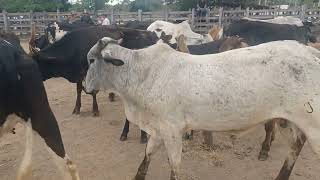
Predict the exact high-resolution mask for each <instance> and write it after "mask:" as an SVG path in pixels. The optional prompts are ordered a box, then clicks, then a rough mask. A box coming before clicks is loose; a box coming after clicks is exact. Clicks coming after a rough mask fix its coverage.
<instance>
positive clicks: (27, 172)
mask: <svg viewBox="0 0 320 180" xmlns="http://www.w3.org/2000/svg"><path fill="white" fill-rule="evenodd" d="M25 127H26V133H25V134H26V145H25V152H24V155H23V159H22V162H21V164H20V168H19V170H18V173H17V177H16V180H28V179H30V180H31V179H32V167H31V160H32V145H33V132H32V125H31V121H30V120H28V121H27V123H26V126H25Z"/></svg>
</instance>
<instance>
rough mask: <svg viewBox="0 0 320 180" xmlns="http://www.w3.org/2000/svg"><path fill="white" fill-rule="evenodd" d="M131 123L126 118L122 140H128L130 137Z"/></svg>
mask: <svg viewBox="0 0 320 180" xmlns="http://www.w3.org/2000/svg"><path fill="white" fill-rule="evenodd" d="M129 124H130V123H129V121H128V119H127V118H126V122H125V124H124V127H123V130H122V133H121V136H120V141H126V140H127V139H128V133H129V127H130V125H129Z"/></svg>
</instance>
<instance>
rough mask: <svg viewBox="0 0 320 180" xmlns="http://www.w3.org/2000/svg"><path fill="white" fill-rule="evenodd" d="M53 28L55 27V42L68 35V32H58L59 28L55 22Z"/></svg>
mask: <svg viewBox="0 0 320 180" xmlns="http://www.w3.org/2000/svg"><path fill="white" fill-rule="evenodd" d="M53 26H55V27H56V41H59V40H60V39H61V38H62V37H63V36H65V35H66V34H67V33H68V31H64V30H60V27H59V25H58V24H57V23H56V22H54V23H53Z"/></svg>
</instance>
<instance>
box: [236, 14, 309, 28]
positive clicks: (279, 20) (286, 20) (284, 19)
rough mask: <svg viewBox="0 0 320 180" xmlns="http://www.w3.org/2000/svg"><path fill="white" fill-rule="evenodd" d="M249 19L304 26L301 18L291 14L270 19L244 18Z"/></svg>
mask: <svg viewBox="0 0 320 180" xmlns="http://www.w3.org/2000/svg"><path fill="white" fill-rule="evenodd" d="M242 19H247V20H249V21H258V22H266V23H272V24H289V25H296V26H298V27H301V26H303V23H302V21H301V20H300V19H299V18H295V17H290V16H286V17H285V16H279V17H276V18H274V19H268V20H259V19H252V18H247V17H245V18H242Z"/></svg>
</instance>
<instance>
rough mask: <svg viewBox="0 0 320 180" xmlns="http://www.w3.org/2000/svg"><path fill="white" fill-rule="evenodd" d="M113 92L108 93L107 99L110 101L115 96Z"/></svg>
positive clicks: (112, 100)
mask: <svg viewBox="0 0 320 180" xmlns="http://www.w3.org/2000/svg"><path fill="white" fill-rule="evenodd" d="M115 96H116V95H115V94H114V93H109V101H110V102H114V98H115Z"/></svg>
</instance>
